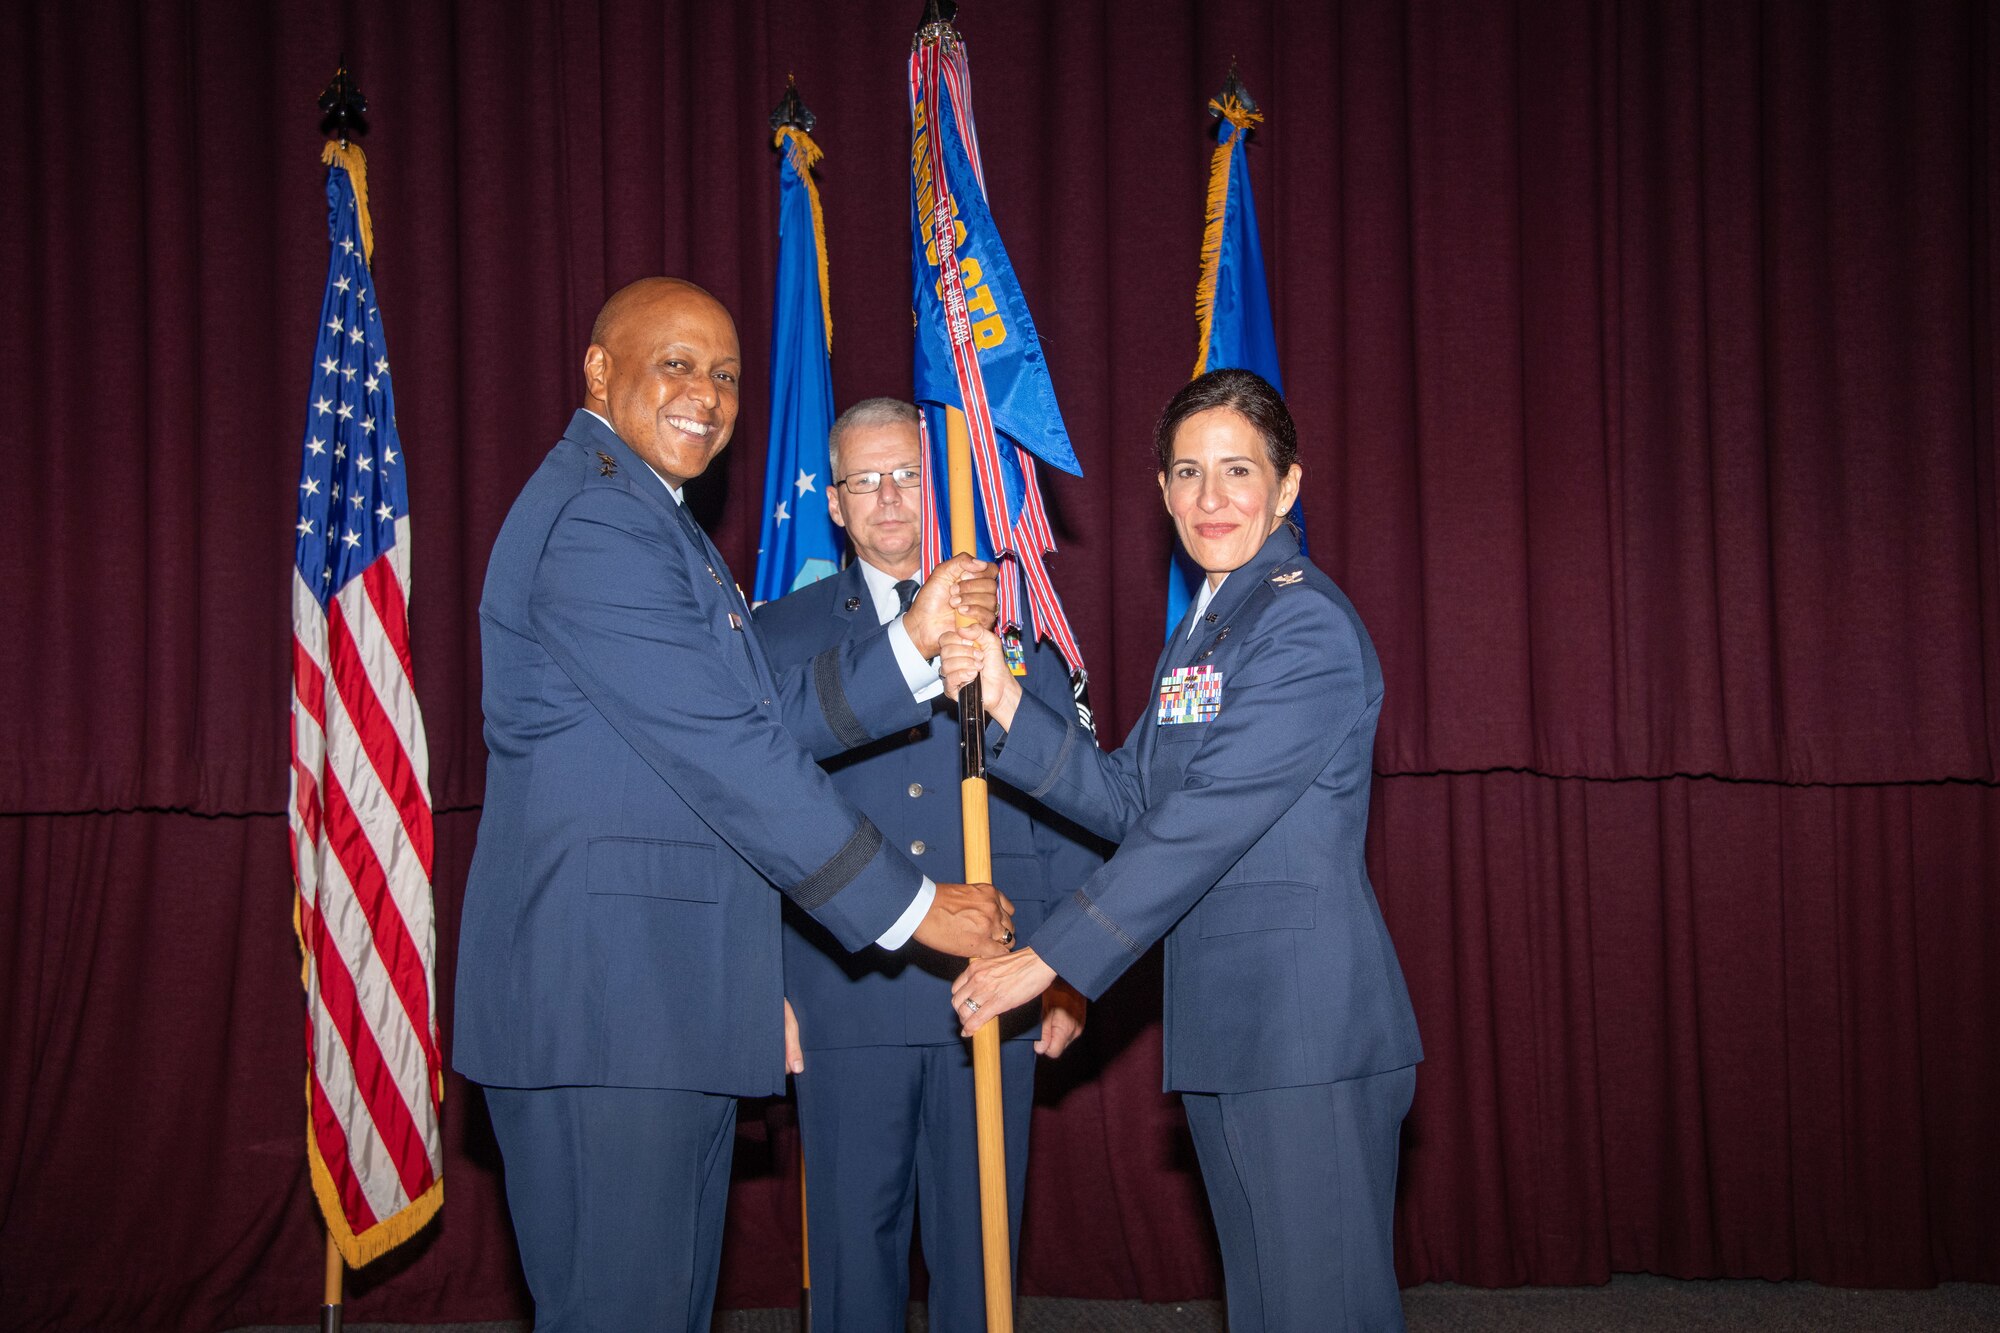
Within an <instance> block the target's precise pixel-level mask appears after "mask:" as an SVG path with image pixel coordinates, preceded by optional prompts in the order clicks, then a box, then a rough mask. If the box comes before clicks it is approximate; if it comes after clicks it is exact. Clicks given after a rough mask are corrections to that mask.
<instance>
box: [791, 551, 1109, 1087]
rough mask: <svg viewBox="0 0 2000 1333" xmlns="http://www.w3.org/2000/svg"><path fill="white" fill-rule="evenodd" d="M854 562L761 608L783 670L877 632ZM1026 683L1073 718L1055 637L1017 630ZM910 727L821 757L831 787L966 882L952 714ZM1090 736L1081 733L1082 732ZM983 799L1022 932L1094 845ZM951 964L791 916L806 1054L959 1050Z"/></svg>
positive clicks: (1021, 806) (1030, 1028)
mask: <svg viewBox="0 0 2000 1333" xmlns="http://www.w3.org/2000/svg"><path fill="white" fill-rule="evenodd" d="M876 614H877V612H876V607H875V601H874V598H873V597H872V596H871V595H870V594H869V590H868V585H867V581H866V579H865V577H864V576H863V574H862V569H861V564H860V562H858V561H855V562H851V563H849V564H848V566H847V568H845V569H843V570H842V571H841V572H840V573H838V574H835V575H833V576H831V577H829V578H824V579H821V580H819V581H818V582H817V583H813V584H809V585H808V586H806V587H804V588H801V589H799V590H798V591H797V592H794V593H791V594H790V595H788V596H785V597H782V598H779V599H778V600H777V601H774V602H768V603H766V604H765V605H763V606H760V607H758V608H757V628H758V630H759V631H760V632H761V633H762V634H763V637H764V642H765V644H766V646H767V648H768V650H769V652H770V654H771V660H772V661H773V662H775V663H777V664H778V665H780V666H785V665H790V664H795V663H804V662H807V661H810V660H812V659H813V658H815V657H817V656H818V655H819V654H821V653H823V652H825V651H827V650H828V649H830V648H835V647H838V646H841V645H853V644H858V643H862V642H865V641H866V640H868V639H871V638H873V637H874V636H876V635H877V634H878V633H879V632H880V628H879V626H878V625H877V623H876ZM1022 640H1023V643H1022V649H1021V659H1022V664H1023V665H1024V666H1025V667H1026V669H1027V670H1026V675H1024V676H1023V677H1022V680H1021V683H1022V686H1023V688H1024V690H1025V691H1026V692H1027V693H1029V694H1032V695H1034V696H1035V697H1037V698H1039V699H1041V700H1042V701H1043V702H1045V703H1047V704H1048V705H1049V707H1050V708H1051V709H1053V710H1056V711H1059V712H1061V713H1062V714H1063V715H1065V716H1074V715H1075V709H1074V706H1073V704H1074V699H1073V695H1072V694H1071V691H1070V684H1069V671H1068V668H1067V667H1065V666H1064V665H1063V659H1062V654H1061V653H1059V652H1057V651H1056V649H1055V648H1054V646H1053V645H1051V644H1048V643H1044V642H1037V641H1035V640H1034V636H1033V635H1032V633H1027V634H1023V635H1022ZM925 707H926V709H927V710H928V715H927V716H926V717H925V718H924V720H923V721H922V722H920V723H919V724H918V725H917V726H915V727H911V728H908V729H906V730H903V731H899V732H896V733H895V734H893V735H891V736H887V737H885V738H883V739H882V740H880V741H877V742H875V743H874V744H872V745H866V746H862V747H861V748H859V749H856V750H851V751H849V752H848V753H846V754H843V755H841V756H839V757H838V758H836V759H833V760H830V761H829V762H828V763H827V764H826V769H827V772H828V773H829V774H831V776H832V778H833V783H834V786H835V787H837V788H838V789H839V790H840V791H841V792H842V794H844V795H845V796H847V798H848V799H849V800H851V801H853V802H854V804H855V805H856V806H858V807H859V808H860V809H862V810H865V811H867V812H868V813H869V814H870V816H871V817H872V818H873V819H874V820H875V823H876V826H877V827H878V828H880V829H881V830H882V834H883V836H884V837H885V838H886V839H887V840H888V841H889V842H891V843H892V844H894V845H895V846H897V847H900V848H902V849H903V851H904V852H905V853H907V854H908V855H909V856H910V857H911V859H912V860H914V861H915V862H916V863H917V865H918V866H920V867H921V868H922V869H923V870H924V871H925V872H926V873H928V874H929V875H930V877H931V878H932V879H934V880H957V879H962V878H963V871H964V869H965V842H964V828H963V825H962V824H961V822H960V819H961V816H960V806H959V786H958V784H959V727H958V715H957V712H956V711H955V710H954V708H953V707H952V705H951V704H950V703H948V702H947V701H946V700H945V699H944V698H943V697H939V698H937V699H935V700H932V701H931V702H930V703H928V704H926V705H925ZM1085 739H1086V740H1088V739H1089V738H1088V737H1086V738H1085ZM990 790H991V793H992V799H991V800H990V801H989V803H988V811H989V822H990V825H991V829H992V848H993V882H994V883H995V884H997V885H998V886H999V888H1000V891H1001V892H1002V893H1004V894H1006V895H1007V896H1008V898H1010V899H1011V900H1012V901H1013V903H1014V930H1015V933H1016V935H1017V936H1019V937H1020V938H1023V939H1025V938H1027V936H1028V935H1029V934H1030V933H1031V932H1032V931H1033V930H1034V929H1035V927H1036V926H1038V925H1040V924H1041V921H1042V918H1043V917H1044V916H1045V915H1046V914H1047V911H1048V904H1049V899H1051V898H1053V897H1056V896H1059V895H1062V894H1066V893H1068V892H1069V891H1070V890H1071V889H1073V888H1075V887H1076V886H1077V885H1078V884H1080V883H1082V882H1083V880H1084V878H1085V877H1086V876H1087V875H1089V874H1090V873H1091V871H1093V870H1095V869H1096V868H1097V867H1098V866H1099V865H1100V864H1102V862H1103V856H1102V854H1101V853H1100V852H1099V851H1098V850H1097V848H1096V847H1095V846H1094V845H1093V844H1094V841H1095V840H1094V839H1091V838H1089V837H1088V835H1085V834H1082V833H1081V832H1080V831H1079V830H1077V829H1075V828H1073V827H1070V826H1068V825H1067V823H1066V821H1060V820H1056V819H1052V818H1051V817H1050V816H1049V814H1048V812H1047V811H1046V810H1043V809H1041V808H1040V807H1037V806H1035V805H1034V804H1033V803H1031V802H1029V801H1026V800H1024V799H1023V798H1022V797H1021V796H1020V794H1019V793H1017V792H1013V791H1010V790H1008V789H1007V788H1005V787H1001V786H998V785H993V786H991V788H990ZM964 968H965V964H964V963H963V962H961V961H959V960H957V959H940V958H935V957H933V958H923V957H917V956H912V955H911V954H910V953H905V952H898V953H888V952H886V951H884V950H882V949H879V948H867V949H863V950H861V951H860V952H859V953H853V954H850V953H847V952H846V951H844V950H842V949H841V948H840V947H839V945H838V944H837V943H836V942H835V941H834V940H833V939H832V938H831V937H830V935H829V933H828V932H827V930H826V929H825V927H823V926H821V925H819V924H818V923H816V922H814V921H812V920H810V919H809V918H807V917H806V916H805V914H804V913H801V912H798V911H795V910H788V911H787V912H786V913H785V994H786V995H787V996H788V997H789V998H790V999H791V1002H792V1008H793V1009H795V1010H796V1011H797V1012H798V1015H799V1035H800V1041H801V1044H802V1045H803V1046H804V1048H805V1049H806V1050H809V1051H810V1050H815V1049H831V1048H837V1047H851V1046H904V1045H907V1046H939V1045H948V1044H956V1043H958V1042H959V1041H960V1040H961V1038H960V1037H959V1035H958V1021H957V1019H956V1017H955V1016H954V1015H953V1013H952V1009H951V979H952V978H953V977H955V976H957V975H958V973H959V972H961V971H963V970H964ZM1039 1026H1040V1024H1039V1023H1038V1022H1037V1021H1036V1018H1035V1012H1034V1011H1033V1010H1025V1009H1024V1010H1023V1012H1022V1015H1021V1016H1020V1017H1019V1018H1016V1019H1015V1020H1014V1021H1013V1022H1011V1023H1008V1024H1007V1026H1006V1027H1005V1029H1004V1031H1005V1032H1006V1033H1007V1035H1009V1036H1010V1037H1027V1036H1032V1035H1033V1034H1034V1033H1035V1032H1036V1031H1037V1030H1038V1029H1039Z"/></svg>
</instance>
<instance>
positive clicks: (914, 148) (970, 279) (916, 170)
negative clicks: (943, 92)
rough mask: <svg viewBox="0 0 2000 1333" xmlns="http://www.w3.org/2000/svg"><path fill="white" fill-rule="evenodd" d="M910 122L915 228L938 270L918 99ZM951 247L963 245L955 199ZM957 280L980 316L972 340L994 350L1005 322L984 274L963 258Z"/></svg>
mask: <svg viewBox="0 0 2000 1333" xmlns="http://www.w3.org/2000/svg"><path fill="white" fill-rule="evenodd" d="M911 111H912V114H911V117H910V119H911V122H912V128H913V129H914V130H915V134H914V135H913V137H912V140H911V143H910V170H911V177H912V179H913V180H914V181H915V182H916V187H917V225H918V227H919V229H920V234H921V235H922V236H923V240H924V258H925V259H927V260H929V261H930V266H931V267H932V268H936V267H938V246H937V224H936V222H935V218H936V216H937V195H936V182H934V181H933V180H932V179H931V158H930V132H929V131H930V115H929V112H928V110H927V109H926V107H925V104H924V103H923V101H922V100H921V99H919V100H918V102H917V104H916V106H914V107H913V108H912V109H911ZM951 236H952V248H953V249H956V248H958V247H959V246H962V245H964V244H965V224H964V223H963V222H961V221H960V220H959V217H958V199H957V197H956V196H954V197H953V199H952V201H951ZM958 276H959V280H960V281H961V282H963V283H964V284H965V308H966V309H967V311H969V312H970V313H972V314H973V315H984V316H985V318H984V319H975V320H974V321H973V324H972V340H973V341H974V342H976V343H977V344H979V346H981V347H982V348H988V349H991V348H994V347H998V346H999V345H1000V344H1001V343H1004V342H1006V341H1007V321H1006V320H1005V319H1004V318H1002V316H1001V314H1000V307H999V305H998V304H997V303H996V302H995V301H994V299H993V289H992V288H991V287H989V286H987V285H985V284H984V283H983V282H981V281H980V279H981V278H983V277H984V276H985V271H984V270H983V269H981V268H980V266H979V260H978V259H977V258H976V257H974V256H972V255H966V256H964V257H963V258H961V259H960V260H959V261H958ZM937 294H938V300H939V301H943V300H944V299H945V295H944V279H943V278H939V279H938V282H937Z"/></svg>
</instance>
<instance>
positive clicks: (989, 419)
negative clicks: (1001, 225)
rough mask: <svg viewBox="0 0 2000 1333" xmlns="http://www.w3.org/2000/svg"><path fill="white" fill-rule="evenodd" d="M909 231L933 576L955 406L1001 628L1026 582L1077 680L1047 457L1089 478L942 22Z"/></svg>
mask: <svg viewBox="0 0 2000 1333" xmlns="http://www.w3.org/2000/svg"><path fill="white" fill-rule="evenodd" d="M909 94H910V227H911V238H912V239H911V246H910V249H911V264H912V269H913V274H912V278H913V282H912V286H913V304H914V308H915V314H916V322H917V337H916V388H915V397H916V399H917V401H918V402H920V403H922V404H923V405H924V406H925V408H926V409H927V410H926V412H925V432H924V433H925V435H926V437H927V448H928V454H927V458H926V465H925V467H924V491H923V498H924V513H925V532H924V570H925V572H926V573H928V572H929V571H930V569H931V568H932V567H934V566H935V565H936V564H937V563H938V562H939V561H941V560H943V559H944V558H945V556H946V554H947V553H948V552H947V549H946V548H947V534H948V533H949V531H950V525H949V522H948V521H947V517H946V494H947V490H948V488H947V487H946V486H945V484H944V483H945V477H946V472H945V468H944V430H943V424H942V421H941V418H942V416H943V409H944V408H947V407H955V408H958V409H960V410H961V411H963V412H964V413H965V423H966V432H967V434H968V435H969V436H970V437H971V442H972V464H973V472H974V476H975V480H976V483H977V484H976V486H975V490H976V497H975V499H976V504H977V506H978V511H979V512H978V530H979V554H980V555H981V556H983V557H987V558H991V557H994V556H1003V557H1005V558H1004V559H1003V560H1002V564H1001V570H1002V577H1001V579H1000V623H1001V627H1002V628H1003V629H1007V628H1014V629H1022V628H1025V627H1026V626H1028V624H1029V623H1030V622H1029V621H1028V620H1027V618H1026V617H1025V616H1024V613H1023V607H1022V603H1021V589H1020V583H1021V582H1022V581H1023V580H1025V582H1026V584H1027V601H1028V606H1029V608H1031V609H1032V611H1033V621H1032V625H1033V630H1034V632H1035V633H1036V634H1038V635H1040V636H1041V637H1044V638H1047V639H1050V640H1052V641H1053V642H1054V643H1055V645H1056V648H1057V649H1058V651H1060V652H1061V653H1062V655H1063V658H1064V660H1065V661H1067V662H1068V663H1069V665H1070V668H1071V670H1072V671H1073V672H1076V673H1079V674H1080V673H1081V672H1082V670H1083V654H1082V652H1081V651H1080V650H1079V649H1078V647H1077V643H1076V636H1075V634H1074V633H1072V632H1071V630H1070V625H1069V617H1068V616H1067V615H1066V614H1064V612H1063V608H1062V602H1061V601H1060V600H1059V599H1058V598H1057V597H1056V591H1055V585H1054V584H1052V583H1051V582H1050V581H1049V575H1048V569H1047V567H1046V566H1045V565H1044V564H1043V557H1044V556H1045V555H1047V554H1048V553H1050V552H1052V551H1053V550H1055V538H1054V537H1053V535H1052V534H1051V533H1050V531H1049V520H1048V513H1047V511H1046V510H1045V509H1044V507H1043V504H1042V492H1041V486H1040V483H1039V482H1037V480H1036V478H1035V461H1034V460H1035V459H1037V458H1039V459H1041V460H1042V461H1043V462H1045V463H1047V464H1049V465H1050V466H1051V467H1056V468H1060V469H1062V470H1063V471H1064V472H1068V473H1070V474H1072V475H1074V476H1082V475H1083V468H1082V467H1081V466H1080V465H1079V464H1078V463H1077V460H1076V452H1075V451H1074V450H1073V449H1072V448H1071V447H1070V442H1069V431H1068V430H1067V428H1065V427H1064V425H1063V419H1062V412H1061V410H1060V409H1059V408H1058V407H1057V406H1056V393H1055V385H1054V384H1053V383H1052V382H1051V381H1050V379H1049V368H1048V363H1047V361H1045V360H1044V359H1043V356H1042V344H1041V339H1040V338H1039V337H1038V336H1036V333H1035V323H1034V320H1033V319H1031V318H1030V317H1029V315H1028V303H1027V301H1026V299H1025V298H1024V297H1023V296H1022V295H1021V288H1020V284H1019V283H1018V282H1017V281H1016V280H1015V278H1014V266H1013V265H1012V264H1011V263H1009V262H1008V259H1007V250H1006V247H1004V246H1003V245H1002V244H1001V243H1000V232H999V230H998V229H997V228H996V227H995V226H994V225H993V215H992V213H991V212H990V211H989V210H988V207H987V199H986V182H985V178H984V176H983V174H982V172H981V169H980V165H979V137H978V133H977V131H976V130H975V129H974V126H973V121H972V74H971V70H970V68H969V67H968V66H967V64H966V59H965V43H964V41H963V40H962V39H961V38H960V37H959V35H958V33H957V32H956V31H955V30H954V29H953V28H952V27H951V25H950V24H949V23H947V22H943V21H938V22H929V23H926V24H925V25H924V27H923V28H921V29H919V30H918V32H917V37H916V40H915V42H914V43H912V45H911V49H910V84H909Z"/></svg>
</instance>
